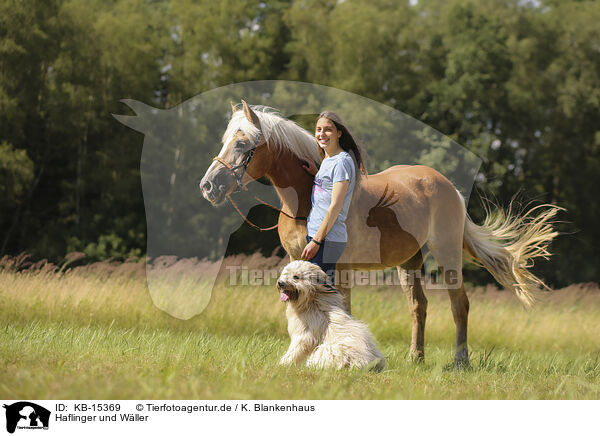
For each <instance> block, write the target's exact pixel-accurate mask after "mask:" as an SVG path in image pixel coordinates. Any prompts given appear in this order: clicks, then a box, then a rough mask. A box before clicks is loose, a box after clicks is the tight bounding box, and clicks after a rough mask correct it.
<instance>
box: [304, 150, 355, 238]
mask: <svg viewBox="0 0 600 436" xmlns="http://www.w3.org/2000/svg"><path fill="white" fill-rule="evenodd" d="M355 172H356V171H355V168H354V161H353V160H352V157H351V156H350V155H349V154H348V153H347V152H345V151H342V152H340V153H338V154H336V155H335V156H332V157H328V158H325V159H323V162H322V163H321V168H320V169H319V172H318V173H317V174H316V175H315V184H314V186H313V190H312V197H311V200H312V209H311V210H310V214H309V215H308V236H310V237H311V238H314V236H315V235H316V233H317V232H318V231H319V227H321V224H322V223H323V219H324V218H325V214H326V213H327V210H328V209H329V206H330V205H331V194H332V192H333V184H334V183H336V182H341V181H344V180H349V181H350V183H349V184H348V191H347V192H346V196H345V197H344V203H343V205H342V210H341V211H340V214H339V215H338V217H337V219H336V221H335V223H334V224H333V227H332V228H331V230H330V231H329V233H327V235H326V236H325V239H326V240H327V241H333V242H348V233H347V231H346V217H347V216H348V209H350V202H351V200H352V191H354V184H355V181H356V174H355Z"/></svg>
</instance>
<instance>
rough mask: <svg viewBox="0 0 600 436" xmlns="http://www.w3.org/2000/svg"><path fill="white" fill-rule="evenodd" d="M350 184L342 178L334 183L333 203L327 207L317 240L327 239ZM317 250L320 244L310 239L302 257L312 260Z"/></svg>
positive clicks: (316, 235) (316, 236)
mask: <svg viewBox="0 0 600 436" xmlns="http://www.w3.org/2000/svg"><path fill="white" fill-rule="evenodd" d="M349 185H350V181H349V180H342V181H340V182H335V183H334V184H333V189H332V191H331V204H330V205H329V209H327V213H325V217H324V218H323V222H322V223H321V226H320V227H319V230H318V231H317V233H316V234H315V237H314V239H316V240H317V241H319V242H321V243H322V242H323V241H324V240H325V236H326V235H327V233H329V231H330V230H331V228H332V227H333V225H334V224H335V221H336V220H337V217H338V215H339V214H340V211H341V210H342V206H343V204H344V197H345V196H346V192H348V186H349ZM317 251H319V244H317V243H316V242H314V241H310V242H309V243H308V244H307V245H306V247H304V250H303V251H302V256H301V258H302V259H303V260H310V259H312V258H313V257H315V255H316V254H317Z"/></svg>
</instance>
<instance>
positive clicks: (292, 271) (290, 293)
mask: <svg viewBox="0 0 600 436" xmlns="http://www.w3.org/2000/svg"><path fill="white" fill-rule="evenodd" d="M277 289H278V290H279V292H280V293H281V295H280V299H281V301H283V302H286V303H288V302H298V303H299V304H304V303H305V302H307V301H310V300H311V299H313V298H314V295H315V292H318V290H319V289H333V288H332V287H331V285H330V283H329V278H328V277H327V274H325V273H324V272H323V270H322V269H321V268H319V267H318V266H317V265H314V264H312V263H310V262H306V261H304V260H295V261H293V262H291V263H289V264H288V265H287V266H286V267H285V268H284V269H283V271H282V272H281V275H280V276H279V279H278V280H277Z"/></svg>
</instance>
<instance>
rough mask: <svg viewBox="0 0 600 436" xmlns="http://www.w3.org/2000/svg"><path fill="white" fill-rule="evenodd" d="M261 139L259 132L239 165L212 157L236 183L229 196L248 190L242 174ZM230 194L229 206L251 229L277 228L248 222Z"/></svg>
mask: <svg viewBox="0 0 600 436" xmlns="http://www.w3.org/2000/svg"><path fill="white" fill-rule="evenodd" d="M261 139H262V132H259V133H258V137H257V138H256V141H255V142H254V144H253V145H252V148H251V149H250V150H248V151H247V152H246V153H245V154H244V157H243V158H242V163H240V164H239V165H231V164H230V163H229V162H227V161H226V160H225V159H223V158H221V157H219V156H215V157H213V161H217V162H219V163H220V164H222V165H223V166H224V167H225V168H227V169H228V170H229V171H230V172H231V175H232V176H233V178H234V179H235V182H236V183H237V186H236V188H235V190H234V191H233V192H231V194H234V193H236V192H240V191H248V188H246V187H245V186H244V184H243V183H242V179H243V178H244V174H246V170H247V169H248V165H249V164H250V160H251V159H252V157H253V156H254V150H256V148H257V147H258V145H259V143H260V141H261ZM240 168H243V169H244V170H243V171H242V172H241V173H239V174H238V173H237V172H236V171H237V170H238V169H240ZM231 194H227V198H228V199H229V201H230V202H231V204H232V205H233V207H234V208H235V210H237V212H238V213H239V214H240V216H241V217H242V218H244V221H246V222H247V223H248V224H249V225H250V226H251V227H253V228H255V229H256V230H258V231H260V232H266V231H268V230H273V229H276V228H277V226H278V225H277V224H275V225H274V226H271V227H267V228H262V227H259V226H257V225H256V224H254V223H252V222H251V221H250V220H248V218H246V217H245V216H244V214H243V213H242V211H241V210H240V209H239V207H238V206H237V204H235V202H234V201H233V198H231ZM253 197H254V199H255V200H257V201H259V202H260V203H262V204H264V205H265V206H269V207H270V208H271V209H275V210H277V211H279V212H280V213H282V214H284V215H285V216H287V217H288V218H291V219H294V220H304V221H306V217H304V216H298V217H295V216H291V215H289V214H287V213H285V212H284V211H282V210H281V209H279V208H278V207H275V206H273V205H271V204H269V203H267V202H265V201H263V200H261V199H260V198H258V197H257V196H256V195H253Z"/></svg>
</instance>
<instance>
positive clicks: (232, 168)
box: [213, 132, 262, 194]
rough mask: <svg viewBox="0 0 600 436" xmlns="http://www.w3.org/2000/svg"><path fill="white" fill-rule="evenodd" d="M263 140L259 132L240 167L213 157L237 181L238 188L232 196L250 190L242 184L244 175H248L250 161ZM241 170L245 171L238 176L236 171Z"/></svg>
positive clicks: (218, 157)
mask: <svg viewBox="0 0 600 436" xmlns="http://www.w3.org/2000/svg"><path fill="white" fill-rule="evenodd" d="M261 140H262V132H258V137H257V138H256V140H255V141H254V144H252V147H251V148H250V150H248V151H247V152H246V153H244V157H243V158H242V163H240V164H239V165H235V166H234V165H231V164H230V163H229V162H227V161H226V160H225V159H223V158H221V157H220V156H215V157H213V161H217V162H219V163H221V164H223V165H224V166H225V168H227V169H228V170H229V171H230V172H231V174H232V175H233V178H234V179H235V182H236V183H237V186H236V188H235V191H233V192H232V194H233V193H235V192H240V191H242V190H243V191H247V190H248V188H246V187H245V186H244V184H243V183H242V179H243V178H244V174H246V170H247V169H248V165H249V164H250V160H251V159H252V157H253V156H254V150H256V148H257V147H258V146H259V144H260V141H261ZM240 168H243V169H244V171H242V172H241V173H240V174H239V175H238V173H237V172H236V171H237V170H239V169H240Z"/></svg>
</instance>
